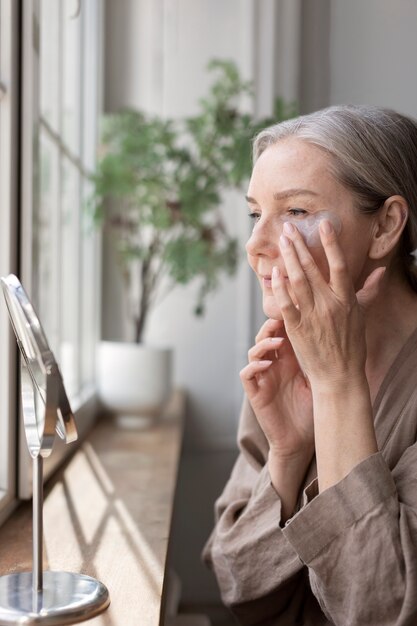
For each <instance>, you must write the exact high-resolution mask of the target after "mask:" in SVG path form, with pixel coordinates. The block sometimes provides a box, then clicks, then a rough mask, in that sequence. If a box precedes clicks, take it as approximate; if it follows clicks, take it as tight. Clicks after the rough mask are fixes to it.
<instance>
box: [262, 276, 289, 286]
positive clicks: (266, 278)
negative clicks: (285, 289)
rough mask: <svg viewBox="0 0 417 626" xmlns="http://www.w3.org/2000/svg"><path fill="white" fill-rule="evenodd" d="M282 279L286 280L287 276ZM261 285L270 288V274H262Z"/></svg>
mask: <svg viewBox="0 0 417 626" xmlns="http://www.w3.org/2000/svg"><path fill="white" fill-rule="evenodd" d="M284 279H285V280H286V281H287V280H288V276H284ZM262 285H263V287H265V288H266V289H272V280H271V276H262Z"/></svg>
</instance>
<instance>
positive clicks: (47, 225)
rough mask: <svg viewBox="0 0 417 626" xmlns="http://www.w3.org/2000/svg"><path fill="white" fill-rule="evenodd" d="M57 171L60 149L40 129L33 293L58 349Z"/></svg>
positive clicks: (34, 226)
mask: <svg viewBox="0 0 417 626" xmlns="http://www.w3.org/2000/svg"><path fill="white" fill-rule="evenodd" d="M59 206H60V172H59V148H58V146H57V145H56V144H55V143H54V142H53V141H52V140H51V138H50V137H49V136H48V134H47V133H46V132H45V131H44V130H43V129H42V130H41V134H40V142H39V201H38V202H36V203H34V212H33V291H34V293H35V294H36V307H37V310H38V313H39V317H40V319H41V320H42V326H43V328H44V330H45V333H46V336H47V337H48V342H49V344H50V346H51V348H52V350H53V352H54V353H55V354H58V352H57V351H58V348H59V339H60V338H59V315H60V314H59V301H60V276H59V265H58V264H57V263H56V258H57V255H58V250H59V234H60V231H59V222H60V215H59Z"/></svg>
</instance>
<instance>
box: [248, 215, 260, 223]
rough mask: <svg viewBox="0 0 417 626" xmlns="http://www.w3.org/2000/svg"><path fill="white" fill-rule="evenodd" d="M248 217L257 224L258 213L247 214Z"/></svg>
mask: <svg viewBox="0 0 417 626" xmlns="http://www.w3.org/2000/svg"><path fill="white" fill-rule="evenodd" d="M248 215H249V217H250V218H251V220H253V221H254V222H258V221H259V220H260V219H261V215H260V213H249V214H248Z"/></svg>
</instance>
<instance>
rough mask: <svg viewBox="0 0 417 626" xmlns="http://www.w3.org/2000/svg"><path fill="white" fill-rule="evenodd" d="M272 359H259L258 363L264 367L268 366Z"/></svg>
mask: <svg viewBox="0 0 417 626" xmlns="http://www.w3.org/2000/svg"><path fill="white" fill-rule="evenodd" d="M271 364H272V361H269V360H268V361H266V360H265V361H258V365H261V366H262V367H266V366H267V365H271Z"/></svg>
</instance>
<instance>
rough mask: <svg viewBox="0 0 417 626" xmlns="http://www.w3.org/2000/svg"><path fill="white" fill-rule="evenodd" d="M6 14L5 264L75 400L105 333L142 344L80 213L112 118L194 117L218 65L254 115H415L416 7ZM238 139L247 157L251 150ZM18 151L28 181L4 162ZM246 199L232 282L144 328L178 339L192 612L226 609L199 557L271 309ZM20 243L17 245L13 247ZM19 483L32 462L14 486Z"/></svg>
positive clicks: (5, 478) (5, 473)
mask: <svg viewBox="0 0 417 626" xmlns="http://www.w3.org/2000/svg"><path fill="white" fill-rule="evenodd" d="M19 6H20V9H18V8H17V7H19ZM0 17H1V19H0V72H1V74H0V88H1V90H0V95H1V94H3V93H6V87H5V85H6V84H7V86H8V88H9V95H10V98H9V99H7V98H6V99H2V98H0V221H1V225H2V229H1V233H0V239H1V250H0V265H1V266H2V267H3V272H4V273H6V271H8V270H5V269H4V268H5V267H6V266H7V268H10V267H11V268H13V267H14V268H16V267H18V268H20V271H21V276H22V278H23V280H24V284H25V285H26V287H27V289H28V291H29V292H30V293H32V295H33V297H34V299H35V302H36V305H37V307H38V310H39V312H40V313H41V318H42V320H43V323H44V325H45V330H46V331H47V335H48V337H49V339H50V342H51V345H52V346H53V348H54V351H55V352H56V353H57V356H58V358H59V359H60V362H61V365H62V369H63V373H64V376H65V380H66V385H67V388H68V390H69V393H70V396H71V398H72V399H73V401H74V402H75V403H76V406H77V407H80V408H81V409H82V407H84V406H87V405H88V404H89V403H90V404H91V402H93V401H94V398H95V388H96V381H95V376H96V375H95V361H94V354H95V346H96V344H97V342H98V341H99V340H100V339H104V340H111V341H130V340H131V339H132V329H131V323H130V320H129V315H130V311H129V307H128V305H127V302H126V298H125V297H124V294H123V280H122V276H121V272H122V270H121V269H120V265H119V263H118V261H117V259H116V256H115V252H114V248H113V247H112V245H111V240H110V237H109V236H108V233H107V232H104V236H103V237H101V236H99V235H98V233H97V232H96V231H95V230H94V229H92V228H91V225H90V226H89V224H88V219H86V213H85V210H84V209H85V204H86V202H87V200H88V198H89V197H90V195H91V189H92V183H91V179H90V175H91V172H93V171H94V168H95V167H96V162H97V145H98V144H99V143H100V137H99V128H98V126H99V124H98V122H99V120H100V119H101V118H102V116H103V114H108V113H116V112H118V111H119V110H121V109H124V108H132V109H136V110H141V111H143V112H144V113H146V114H148V115H154V116H159V117H160V118H162V119H167V118H170V119H173V120H182V119H183V118H185V117H190V116H194V115H196V114H197V113H198V112H199V111H200V104H199V102H200V99H201V98H202V97H204V96H206V94H207V91H208V89H209V87H210V81H211V76H210V74H209V72H208V71H207V64H208V63H209V61H211V60H212V59H222V60H227V61H232V62H234V64H235V65H236V67H237V69H238V72H239V74H240V76H241V78H242V79H243V80H245V81H250V82H251V83H252V85H253V98H251V97H249V96H248V95H246V96H244V97H242V98H241V100H240V101H239V102H238V103H237V105H238V106H239V108H241V110H243V111H246V112H247V113H248V114H250V115H251V116H252V117H253V118H254V119H255V120H256V119H260V118H264V117H268V116H271V115H273V111H274V102H275V101H276V99H277V98H280V99H282V100H283V101H284V102H287V103H295V105H296V107H297V110H298V111H299V112H300V113H308V112H311V111H314V110H317V109H320V108H323V107H326V106H329V105H333V104H340V103H367V104H375V105H383V106H387V107H392V108H395V109H397V110H398V111H400V112H402V113H405V114H409V115H411V116H414V117H417V80H416V72H415V66H416V59H417V38H416V36H415V27H416V24H417V2H416V0H349V2H346V1H345V0H63V1H62V2H57V1H56V0H27V1H25V2H22V3H18V2H15V3H13V2H10V0H0ZM9 19H10V20H11V23H12V24H15V26H16V33H17V32H18V31H19V28H20V24H21V26H22V31H21V32H22V33H23V36H22V38H21V39H19V37H17V42H16V43H14V42H13V39H10V37H9V34H8V30H7V29H6V26H5V25H6V24H7V23H8V22H7V20H9ZM16 68H21V69H19V70H18V71H17V69H16ZM19 72H21V75H20V78H21V80H22V93H21V96H22V97H21V99H20V96H19V93H18V92H19V90H18V86H17V81H18V78H16V76H18V75H19ZM8 75H9V76H10V79H8V78H7V77H8ZM13 76H15V78H13ZM19 102H21V104H20V105H18V103H19ZM20 106H21V113H22V116H21V118H20V117H19V118H18V112H19V111H20V108H19V107H20ZM19 137H20V138H21V139H22V145H23V151H22V154H21V155H20V154H18V153H17V149H16V147H15V146H16V144H17V140H18V138H19ZM242 149H243V150H247V151H248V153H249V152H250V150H251V146H250V142H248V144H247V146H246V147H244V148H242ZM20 159H21V170H19V171H20V172H21V174H20V177H21V178H19V180H17V178H16V176H15V175H14V174H13V167H10V166H13V164H15V165H16V164H17V163H18V162H20V161H19V160H20ZM16 170H17V168H16ZM19 185H20V186H19ZM18 188H19V189H21V190H22V191H21V195H20V205H19V206H21V214H20V217H19V221H18V220H17V215H18V212H17V208H16V207H17V206H18V200H17V197H18V196H19V194H18V191H17V190H18ZM244 193H245V183H243V184H242V185H241V190H236V189H228V190H227V191H226V192H225V193H224V194H223V195H222V199H221V206H220V212H221V216H222V220H223V222H224V224H225V227H226V228H227V230H228V232H229V233H230V234H231V235H232V236H233V237H235V238H236V239H237V241H238V250H239V255H240V257H239V263H238V267H237V272H236V274H235V275H234V276H233V277H223V278H222V279H221V282H220V287H219V288H218V289H217V290H216V291H215V292H213V293H212V294H210V296H209V298H208V300H207V306H206V312H205V315H204V316H195V315H194V314H193V306H194V301H195V285H194V283H193V282H192V281H191V283H190V284H189V285H186V286H178V287H177V288H176V289H174V290H173V291H172V292H170V293H169V295H168V296H167V297H166V298H165V299H164V300H163V301H162V303H161V304H160V305H159V306H157V307H156V308H155V309H154V310H153V311H152V315H151V316H150V317H149V321H148V325H147V329H146V334H145V337H144V340H145V342H146V343H148V344H150V345H152V346H156V347H169V348H172V349H173V355H174V363H173V384H174V386H175V387H176V388H180V389H183V390H184V392H185V394H186V420H185V435H184V444H183V453H182V459H181V466H180V472H179V481H178V488H177V495H176V505H175V513H174V520H173V532H172V538H171V565H172V567H173V569H174V570H175V571H176V573H177V575H178V576H179V579H180V580H181V586H182V591H181V604H182V607H183V609H185V610H189V611H194V610H195V611H196V612H200V613H208V614H210V615H212V616H213V615H215V614H216V611H217V612H218V613H219V614H220V613H221V609H220V598H219V594H218V590H217V586H216V583H215V581H214V578H213V576H212V574H211V573H210V572H208V571H207V570H206V569H205V567H204V566H203V565H202V563H201V558H200V555H201V550H202V548H203V545H204V543H205V541H206V540H207V538H208V536H209V534H210V531H211V529H212V526H213V505H214V501H215V499H216V497H217V496H218V495H219V494H220V492H221V490H222V488H223V486H224V484H225V482H226V480H227V477H228V475H229V472H230V470H231V467H232V465H233V463H234V460H235V458H236V455H237V447H236V431H237V424H238V417H239V411H240V405H241V402H242V389H241V385H240V381H239V375H238V374H239V371H240V369H241V368H242V367H243V366H244V365H245V363H246V355H247V351H248V349H249V348H250V347H251V345H252V344H253V341H254V337H255V335H256V333H257V330H258V328H259V327H260V325H261V324H262V322H263V319H264V318H263V313H262V310H261V306H260V294H259V293H258V287H257V285H256V284H255V280H254V278H253V277H252V276H251V274H250V271H249V269H248V268H247V266H246V263H245V258H244V245H245V242H246V240H247V238H248V235H249V232H250V220H249V218H248V209H247V206H246V203H245V200H244ZM13 198H14V200H13ZM6 205H7V206H8V207H9V206H10V207H11V208H10V211H9V212H6V209H5V206H6ZM19 229H20V230H19ZM18 231H19V232H20V234H19V232H18ZM18 238H20V239H19V240H20V245H19V248H18V249H16V250H15V249H14V248H13V246H12V245H11V243H10V242H12V241H13V240H14V239H16V240H17V239H18ZM0 315H1V316H2V317H1V322H2V323H1V324H0V341H2V343H3V345H5V343H4V342H6V341H7V340H6V337H5V334H4V328H6V326H7V322H6V319H5V316H4V315H5V314H4V313H3V312H2V313H0ZM1 358H2V359H3V360H2V361H1V363H0V365H1V367H3V370H4V371H5V372H8V377H9V379H6V378H3V381H2V382H1V383H0V384H1V385H3V387H2V388H1V390H2V393H1V394H0V395H1V399H0V402H1V406H0V410H1V411H2V414H4V415H6V414H7V415H8V414H9V413H10V406H11V402H12V400H11V399H10V398H9V395H8V394H9V392H8V391H7V390H8V389H10V388H11V387H10V384H11V383H10V384H9V386H7V380H9V382H10V381H11V380H12V377H13V376H15V374H14V370H13V367H12V365H11V363H10V362H9V361H7V358H6V357H5V356H2V357H1ZM93 403H94V402H93ZM90 408H91V407H90ZM7 419H8V418H7ZM7 419H5V420H3V421H2V422H1V423H0V435H1V437H0V441H1V442H4V443H0V446H3V447H2V448H1V451H2V455H1V464H0V495H1V493H2V492H4V493H5V494H7V493H12V491H13V487H12V486H11V485H12V483H13V480H14V478H15V477H14V472H13V470H12V469H11V468H12V450H14V444H13V441H14V435H13V433H12V431H11V429H10V428H9V427H8V426H7V424H8V422H7ZM13 454H14V453H13ZM22 477H23V478H22ZM24 479H25V472H24V471H21V472H20V482H21V484H20V493H21V495H24V494H25V484H24ZM22 481H23V482H22ZM0 504H1V503H0ZM0 508H1V507H0ZM0 513H1V510H0ZM0 516H1V515H0ZM219 619H220V618H219Z"/></svg>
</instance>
